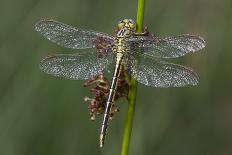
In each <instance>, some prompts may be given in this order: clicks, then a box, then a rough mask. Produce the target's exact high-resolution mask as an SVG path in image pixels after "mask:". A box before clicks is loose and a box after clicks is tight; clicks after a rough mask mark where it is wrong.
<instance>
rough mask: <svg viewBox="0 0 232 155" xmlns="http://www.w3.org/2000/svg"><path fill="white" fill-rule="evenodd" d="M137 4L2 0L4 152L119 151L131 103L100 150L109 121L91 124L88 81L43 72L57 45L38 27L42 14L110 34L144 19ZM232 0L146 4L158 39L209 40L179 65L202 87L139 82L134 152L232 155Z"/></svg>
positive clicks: (83, 154)
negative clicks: (123, 22)
mask: <svg viewBox="0 0 232 155" xmlns="http://www.w3.org/2000/svg"><path fill="white" fill-rule="evenodd" d="M136 10H137V0H117V1H113V0H66V1H64V0H20V1H16V0H0V17H1V18H0V155H88V154H95V155H97V154H102V155H106V154H110V155H118V154H120V149H121V141H122V133H123V128H124V121H125V116H126V109H127V104H126V101H125V100H121V101H119V102H117V105H118V106H119V107H120V112H119V113H118V114H117V115H116V117H115V119H114V120H113V121H112V122H111V124H110V129H109V134H108V135H107V139H106V145H105V147H104V149H103V150H101V149H100V148H99V147H98V138H99V129H100V123H101V118H99V119H98V120H97V121H96V122H91V121H90V119H89V113H88V110H87V105H86V103H84V102H83V97H84V96H91V94H90V93H89V91H88V89H86V88H83V87H82V84H83V81H70V80H64V79H59V78H54V77H52V76H49V75H45V74H44V73H43V72H41V71H40V70H39V67H38V64H39V62H40V60H41V59H42V58H43V57H44V56H46V55H47V54H49V53H75V52H78V51H75V50H69V49H65V48H61V47H58V46H57V45H55V44H53V43H51V42H49V41H48V40H46V39H44V38H43V37H42V36H41V35H40V34H39V33H37V32H35V30H34V28H33V25H34V23H35V22H36V21H38V20H39V19H40V18H42V17H52V18H54V19H56V20H59V21H61V22H64V23H67V24H70V25H73V26H76V27H82V28H86V29H93V30H98V31H102V32H106V33H110V34H111V33H112V32H113V30H114V28H115V26H116V24H117V22H118V20H120V19H123V18H134V19H135V17H136ZM231 15H232V1H231V0H221V1H219V0H173V1H170V0H147V4H146V11H145V22H144V23H145V25H147V26H148V27H149V29H150V31H152V32H154V33H155V34H156V35H158V36H169V35H179V34H182V33H191V32H193V33H198V34H200V35H201V36H203V37H204V38H205V40H206V42H207V47H206V48H205V49H204V50H202V51H201V52H199V53H195V54H190V55H187V56H186V57H184V58H181V59H180V60H179V62H180V63H181V64H185V65H187V66H191V67H192V68H193V69H194V70H195V71H196V72H197V73H198V74H199V76H200V84H199V86H197V87H186V88H176V89H159V88H151V87H146V86H143V85H139V87H138V96H137V105H136V113H135V120H134V128H133V134H132V142H131V147H130V154H131V155H145V154H146V155H149V154H156V155H231V154H232V147H231V146H232V102H231V101H232V93H231V88H232V82H231V80H232V69H231V67H232V61H231V58H232V46H231V41H232V39H231V36H232V20H231Z"/></svg>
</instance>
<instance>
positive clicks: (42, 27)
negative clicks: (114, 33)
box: [35, 19, 113, 49]
mask: <svg viewBox="0 0 232 155" xmlns="http://www.w3.org/2000/svg"><path fill="white" fill-rule="evenodd" d="M35 30H36V31H38V32H40V33H41V34H42V35H43V36H44V37H46V38H47V39H48V40H50V41H52V42H54V43H56V44H58V45H60V46H63V47H67V48H73V49H83V48H93V47H96V45H97V44H99V42H100V43H101V42H104V44H111V43H112V42H113V38H112V37H111V36H110V35H107V34H104V33H101V32H95V31H91V30H84V29H79V28H78V29H77V28H74V27H72V26H69V25H67V24H64V23H60V22H58V21H55V20H45V19H42V20H40V21H38V22H37V23H36V24H35Z"/></svg>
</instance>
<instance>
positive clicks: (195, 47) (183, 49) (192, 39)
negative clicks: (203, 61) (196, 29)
mask: <svg viewBox="0 0 232 155" xmlns="http://www.w3.org/2000/svg"><path fill="white" fill-rule="evenodd" d="M130 43H131V45H132V46H134V45H136V46H137V47H138V48H139V49H140V51H141V52H142V53H144V54H145V55H149V56H152V57H156V58H177V57H181V56H184V55H186V54H187V53H190V52H196V51H199V50H201V49H203V48H204V47H205V41H204V39H203V38H202V37H200V36H197V35H189V34H184V35H180V36H175V37H166V38H164V39H161V38H157V37H146V36H141V37H135V38H132V39H130Z"/></svg>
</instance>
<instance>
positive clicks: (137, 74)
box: [129, 55, 199, 87]
mask: <svg viewBox="0 0 232 155" xmlns="http://www.w3.org/2000/svg"><path fill="white" fill-rule="evenodd" d="M129 61H130V64H129V65H130V66H129V71H130V74H131V75H132V76H133V77H134V78H136V79H137V80H138V82H140V83H142V84H145V85H147V86H153V87H183V86H187V85H197V84H198V81H199V78H198V76H197V74H196V73H195V72H193V71H192V70H191V69H190V68H187V67H184V66H181V65H177V64H172V63H168V62H165V61H161V60H159V59H152V58H150V57H148V56H146V55H141V56H140V58H139V62H138V61H136V59H135V58H132V59H130V60H129Z"/></svg>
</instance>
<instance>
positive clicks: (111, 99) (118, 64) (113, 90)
mask: <svg viewBox="0 0 232 155" xmlns="http://www.w3.org/2000/svg"><path fill="white" fill-rule="evenodd" d="M123 56H124V55H123V54H122V53H117V57H116V58H117V61H116V65H115V70H114V75H113V78H112V83H111V87H110V92H109V96H108V99H107V102H106V107H105V113H104V117H103V121H102V126H101V133H100V147H103V145H104V141H105V135H106V132H107V127H108V121H109V118H110V113H111V107H112V105H113V103H114V99H115V95H116V93H117V90H116V89H117V85H118V80H119V76H120V73H121V70H122V61H123Z"/></svg>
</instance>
